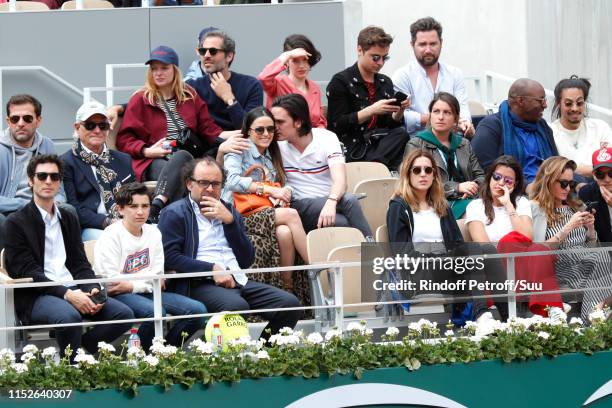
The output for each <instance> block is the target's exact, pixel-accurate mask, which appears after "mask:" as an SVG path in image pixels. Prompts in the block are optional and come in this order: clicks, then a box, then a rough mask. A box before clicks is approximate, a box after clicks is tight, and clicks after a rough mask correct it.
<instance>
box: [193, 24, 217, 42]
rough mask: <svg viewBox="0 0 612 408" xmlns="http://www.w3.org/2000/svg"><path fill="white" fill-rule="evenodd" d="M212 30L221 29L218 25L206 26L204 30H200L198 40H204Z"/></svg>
mask: <svg viewBox="0 0 612 408" xmlns="http://www.w3.org/2000/svg"><path fill="white" fill-rule="evenodd" d="M211 31H220V30H219V29H218V28H217V27H213V26H210V27H206V28H203V29H202V31H200V34H199V35H198V42H202V39H203V38H204V36H205V35H206V34H208V33H210V32H211Z"/></svg>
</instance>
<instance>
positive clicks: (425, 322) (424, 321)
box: [417, 319, 438, 330]
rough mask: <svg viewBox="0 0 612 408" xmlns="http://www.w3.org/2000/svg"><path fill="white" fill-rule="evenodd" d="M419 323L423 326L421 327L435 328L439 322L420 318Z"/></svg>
mask: <svg viewBox="0 0 612 408" xmlns="http://www.w3.org/2000/svg"><path fill="white" fill-rule="evenodd" d="M417 324H418V325H419V326H421V328H428V329H429V330H433V329H435V328H436V327H438V322H430V321H429V320H427V319H419V321H418V322H417Z"/></svg>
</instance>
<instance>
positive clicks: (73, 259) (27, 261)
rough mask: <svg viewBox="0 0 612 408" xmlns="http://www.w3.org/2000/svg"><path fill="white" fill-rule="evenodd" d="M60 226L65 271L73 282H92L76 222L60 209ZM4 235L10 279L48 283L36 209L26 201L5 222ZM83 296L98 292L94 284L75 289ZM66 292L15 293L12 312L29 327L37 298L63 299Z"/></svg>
mask: <svg viewBox="0 0 612 408" xmlns="http://www.w3.org/2000/svg"><path fill="white" fill-rule="evenodd" d="M59 211H60V215H61V218H60V225H61V228H62V236H63V238H64V248H65V250H66V268H68V271H70V273H71V274H72V276H73V277H74V279H75V280H76V279H94V278H95V275H94V272H93V270H92V269H91V265H89V262H87V256H86V255H85V249H84V248H83V241H81V228H80V227H79V220H78V219H77V218H76V217H75V216H74V214H72V213H71V212H69V211H66V210H63V209H60V210H59ZM6 234H7V236H9V237H11V239H9V240H7V242H6V246H5V256H6V267H7V270H8V273H9V275H10V276H11V278H13V279H19V278H32V279H33V280H34V282H51V280H50V279H48V278H47V277H46V276H45V272H44V265H45V224H44V222H43V219H42V216H41V215H40V211H39V210H38V207H36V205H35V204H34V201H30V202H29V203H28V204H27V205H26V206H25V207H23V208H22V209H20V210H19V211H17V212H14V213H12V214H11V215H9V217H8V218H7V220H6ZM79 288H80V289H81V290H82V291H83V292H90V291H91V290H92V289H93V288H98V289H99V288H100V285H98V284H95V283H94V284H86V285H79ZM67 290H68V289H67V288H66V287H65V286H63V285H60V286H46V287H41V288H24V289H16V290H15V309H16V310H17V316H18V317H19V319H20V320H21V321H22V323H23V324H29V322H30V317H31V315H32V306H33V305H34V301H35V300H36V298H37V297H38V296H41V295H51V296H57V297H59V298H63V297H64V295H65V293H66V291H67Z"/></svg>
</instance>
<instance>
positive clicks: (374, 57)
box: [370, 54, 391, 62]
mask: <svg viewBox="0 0 612 408" xmlns="http://www.w3.org/2000/svg"><path fill="white" fill-rule="evenodd" d="M370 56H371V57H372V61H374V62H378V61H380V60H381V59H382V60H383V62H387V61H389V58H391V56H390V55H389V54H387V55H378V54H374V55H370Z"/></svg>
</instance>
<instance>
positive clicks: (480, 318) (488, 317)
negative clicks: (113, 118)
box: [476, 312, 494, 324]
mask: <svg viewBox="0 0 612 408" xmlns="http://www.w3.org/2000/svg"><path fill="white" fill-rule="evenodd" d="M487 320H494V319H493V314H492V313H491V312H484V313H483V314H481V315H480V316H478V319H476V324H480V323H483V322H485V321H487Z"/></svg>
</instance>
